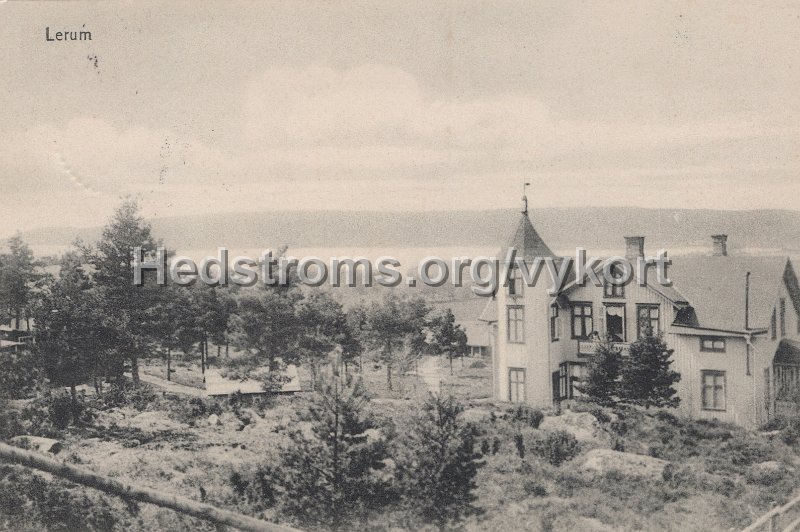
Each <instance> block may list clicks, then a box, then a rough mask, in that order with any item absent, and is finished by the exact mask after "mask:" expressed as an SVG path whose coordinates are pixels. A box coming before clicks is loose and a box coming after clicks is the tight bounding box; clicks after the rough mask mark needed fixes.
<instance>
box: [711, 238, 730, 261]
mask: <svg viewBox="0 0 800 532" xmlns="http://www.w3.org/2000/svg"><path fill="white" fill-rule="evenodd" d="M711 240H712V241H713V242H714V256H715V257H725V256H727V255H728V235H711Z"/></svg>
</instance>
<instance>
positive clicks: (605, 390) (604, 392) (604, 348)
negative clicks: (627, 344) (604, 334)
mask: <svg viewBox="0 0 800 532" xmlns="http://www.w3.org/2000/svg"><path fill="white" fill-rule="evenodd" d="M621 367H622V356H621V355H620V353H619V350H617V349H615V348H614V346H613V344H611V342H600V343H599V344H597V350H596V351H595V353H594V354H593V355H592V357H591V359H590V360H589V364H588V368H587V372H586V377H585V378H584V379H583V381H582V382H580V383H578V384H577V385H576V386H575V388H577V390H578V391H579V392H581V393H583V394H585V395H586V397H587V398H588V399H589V400H590V401H592V402H594V403H597V404H599V405H603V406H611V405H613V404H614V403H615V401H616V398H617V397H618V395H619V382H618V381H619V377H620V371H621Z"/></svg>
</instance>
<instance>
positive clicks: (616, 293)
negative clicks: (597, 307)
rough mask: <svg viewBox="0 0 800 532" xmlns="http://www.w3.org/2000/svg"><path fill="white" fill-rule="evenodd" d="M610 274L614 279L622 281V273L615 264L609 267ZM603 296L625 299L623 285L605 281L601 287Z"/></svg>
mask: <svg viewBox="0 0 800 532" xmlns="http://www.w3.org/2000/svg"><path fill="white" fill-rule="evenodd" d="M610 273H611V276H612V277H613V278H614V279H622V271H620V269H619V268H618V267H617V266H616V265H615V264H612V265H611V271H610ZM603 295H604V296H605V297H625V285H623V284H614V283H609V282H608V281H606V282H605V284H604V285H603Z"/></svg>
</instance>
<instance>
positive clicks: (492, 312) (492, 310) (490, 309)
mask: <svg viewBox="0 0 800 532" xmlns="http://www.w3.org/2000/svg"><path fill="white" fill-rule="evenodd" d="M478 319H479V320H480V321H486V322H489V323H494V322H496V321H497V300H496V299H495V298H491V299H489V300H488V301H487V302H486V305H485V306H484V307H483V312H481V315H480V317H479V318H478Z"/></svg>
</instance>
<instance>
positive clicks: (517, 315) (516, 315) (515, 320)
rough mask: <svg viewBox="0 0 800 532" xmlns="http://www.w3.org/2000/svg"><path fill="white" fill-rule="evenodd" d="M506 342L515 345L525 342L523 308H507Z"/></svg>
mask: <svg viewBox="0 0 800 532" xmlns="http://www.w3.org/2000/svg"><path fill="white" fill-rule="evenodd" d="M508 341H509V342H511V343H515V344H521V343H524V342H525V309H524V308H523V307H520V306H509V307H508Z"/></svg>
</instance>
